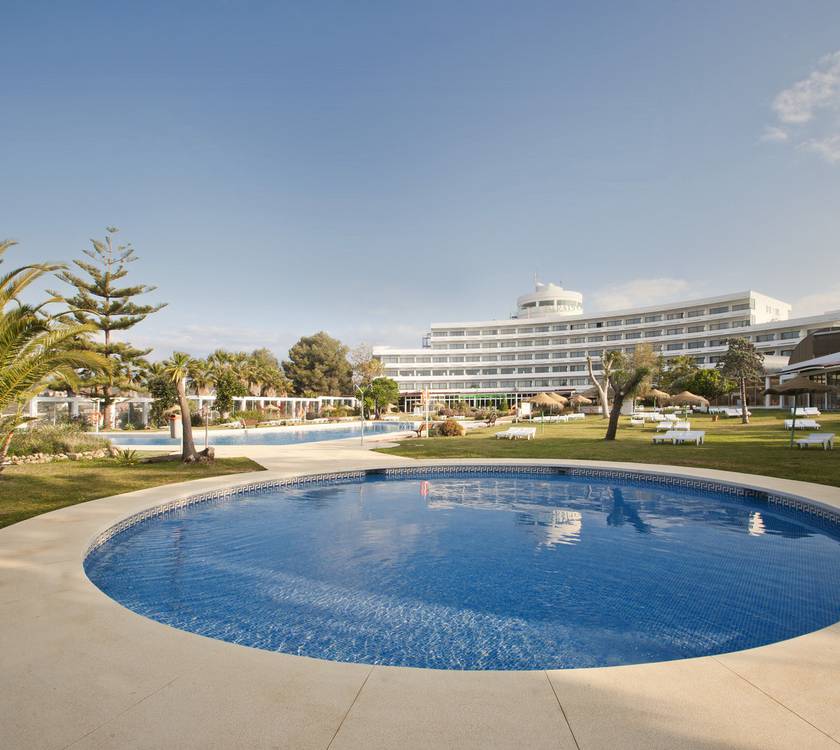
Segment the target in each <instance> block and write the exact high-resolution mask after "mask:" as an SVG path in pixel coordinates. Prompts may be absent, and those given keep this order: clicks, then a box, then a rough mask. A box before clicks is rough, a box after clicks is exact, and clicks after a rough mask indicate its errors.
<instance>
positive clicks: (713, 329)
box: [709, 323, 729, 331]
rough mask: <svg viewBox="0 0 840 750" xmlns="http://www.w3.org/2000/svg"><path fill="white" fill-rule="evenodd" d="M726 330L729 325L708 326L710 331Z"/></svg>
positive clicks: (713, 324)
mask: <svg viewBox="0 0 840 750" xmlns="http://www.w3.org/2000/svg"><path fill="white" fill-rule="evenodd" d="M726 328H729V323H712V324H711V325H710V326H709V330H710V331H723V330H724V329H726Z"/></svg>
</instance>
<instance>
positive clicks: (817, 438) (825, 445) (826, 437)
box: [796, 432, 834, 451]
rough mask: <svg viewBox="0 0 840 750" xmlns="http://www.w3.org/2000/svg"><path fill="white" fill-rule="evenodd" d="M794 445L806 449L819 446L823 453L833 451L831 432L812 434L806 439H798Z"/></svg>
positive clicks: (832, 435) (832, 434)
mask: <svg viewBox="0 0 840 750" xmlns="http://www.w3.org/2000/svg"><path fill="white" fill-rule="evenodd" d="M796 444H797V445H798V446H799V447H800V448H808V447H809V446H811V445H821V446H822V449H823V450H825V451H830V450H834V433H833V432H812V433H811V434H810V435H808V437H804V438H799V439H798V440H796Z"/></svg>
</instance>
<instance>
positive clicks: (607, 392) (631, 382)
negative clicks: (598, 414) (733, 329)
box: [587, 338, 764, 440]
mask: <svg viewBox="0 0 840 750" xmlns="http://www.w3.org/2000/svg"><path fill="white" fill-rule="evenodd" d="M727 345H728V348H727V351H726V353H725V354H724V355H723V357H722V358H721V360H720V362H719V363H718V366H717V368H715V369H701V368H700V367H699V366H698V364H697V363H696V362H695V361H694V359H692V358H691V357H687V356H678V357H674V358H673V359H672V360H670V361H666V360H665V358H664V357H663V356H662V355H657V354H656V353H655V352H654V351H653V348H652V347H650V346H649V345H640V346H637V347H636V349H635V350H634V351H633V353H632V354H630V355H627V354H625V353H623V352H619V351H610V352H605V353H604V354H603V356H602V357H601V374H600V377H599V376H598V375H597V374H596V372H595V366H594V363H593V361H592V358H591V357H587V369H588V372H589V379H590V380H591V381H592V384H593V385H594V386H595V389H596V390H597V391H598V395H599V400H600V402H601V405H602V407H603V409H602V415H603V416H604V418H609V424H608V427H607V434H606V439H607V440H615V436H616V433H617V430H618V421H619V416H620V414H621V408H622V406H623V405H624V401H625V400H626V399H627V398H628V397H630V396H635V395H640V396H642V397H644V395H645V394H646V393H647V392H649V391H650V390H652V389H653V388H655V387H657V388H661V389H663V390H665V391H667V392H674V391H684V390H685V391H691V392H692V393H694V394H696V395H698V396H703V397H704V398H706V399H715V398H719V397H720V396H722V395H724V394H726V393H731V392H733V391H735V390H738V391H739V395H740V399H741V419H742V421H743V423H744V424H748V423H749V412H748V410H747V386H748V384H749V383H751V382H754V381H757V380H758V379H759V378H761V377H763V375H764V355H762V354H761V353H759V352H758V351H757V350H756V348H755V346H754V345H753V344H752V343H751V342H750V341H748V340H747V339H744V338H731V339H728V341H727Z"/></svg>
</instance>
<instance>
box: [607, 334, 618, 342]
mask: <svg viewBox="0 0 840 750" xmlns="http://www.w3.org/2000/svg"><path fill="white" fill-rule="evenodd" d="M620 339H621V334H620V333H608V334H607V341H619V340H620Z"/></svg>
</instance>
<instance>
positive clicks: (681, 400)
mask: <svg viewBox="0 0 840 750" xmlns="http://www.w3.org/2000/svg"><path fill="white" fill-rule="evenodd" d="M670 400H671V404H673V405H675V406H708V405H709V400H708V399H706V398H703V397H702V396H698V395H696V394H694V393H692V392H691V391H682V392H681V393H678V394H677V395H676V396H671V397H670Z"/></svg>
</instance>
